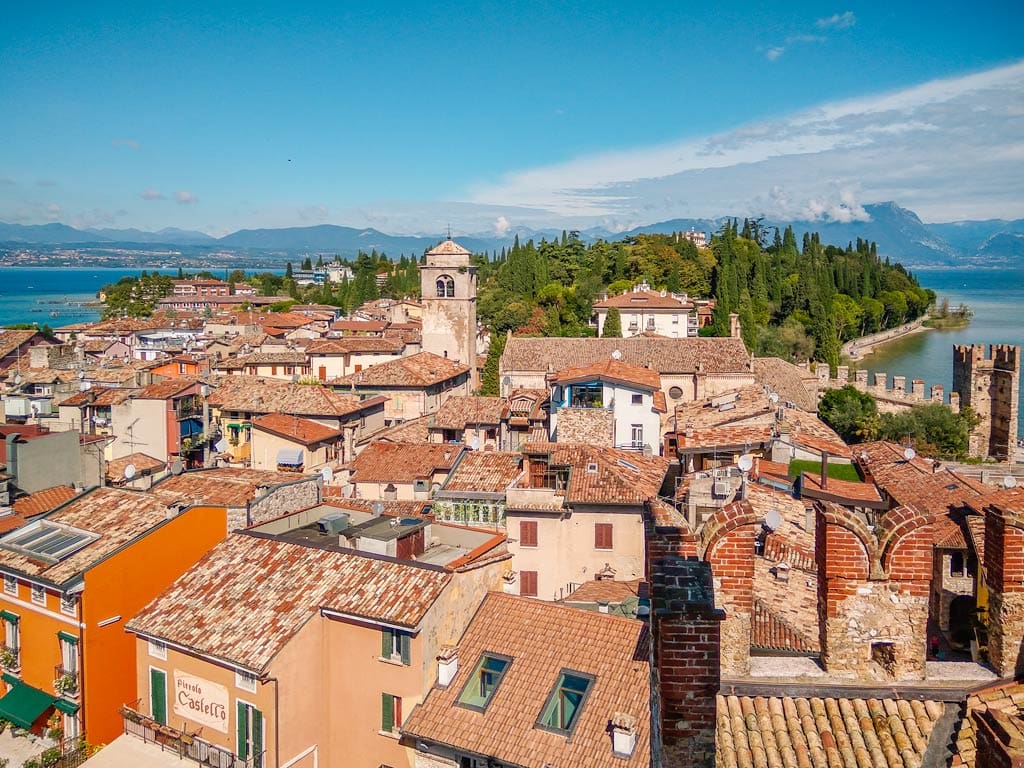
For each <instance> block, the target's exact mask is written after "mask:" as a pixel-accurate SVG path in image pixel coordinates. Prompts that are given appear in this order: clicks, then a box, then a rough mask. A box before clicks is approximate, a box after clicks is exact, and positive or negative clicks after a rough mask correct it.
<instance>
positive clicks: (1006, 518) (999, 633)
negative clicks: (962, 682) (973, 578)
mask: <svg viewBox="0 0 1024 768" xmlns="http://www.w3.org/2000/svg"><path fill="white" fill-rule="evenodd" d="M985 580H986V582H987V583H988V588H989V606H988V611H989V636H988V653H989V661H990V662H991V664H992V666H993V668H995V670H996V672H997V673H999V674H1000V675H1003V676H1010V675H1013V674H1014V673H1020V672H1024V659H1022V656H1024V651H1022V648H1021V645H1022V643H1024V513H1021V512H1015V511H1011V510H1007V509H1003V508H1000V507H995V506H993V507H989V508H987V509H986V510H985Z"/></svg>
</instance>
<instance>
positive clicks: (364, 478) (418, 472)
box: [352, 442, 464, 483]
mask: <svg viewBox="0 0 1024 768" xmlns="http://www.w3.org/2000/svg"><path fill="white" fill-rule="evenodd" d="M463 450H464V449H463V448H462V447H461V446H455V445H440V444H437V443H384V442H374V443H370V444H369V445H367V446H366V447H365V448H364V449H363V451H362V453H360V454H359V455H358V456H357V457H356V458H355V459H354V460H353V461H352V472H353V476H352V480H353V481H354V482H356V483H411V482H413V481H414V480H419V479H423V478H429V477H430V476H431V475H433V473H434V472H435V471H438V470H441V471H444V470H450V469H451V468H452V467H453V466H454V465H455V461H456V459H458V458H459V455H460V454H461V453H462V451H463Z"/></svg>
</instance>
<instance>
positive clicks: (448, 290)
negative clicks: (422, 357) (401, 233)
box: [420, 235, 476, 378]
mask: <svg viewBox="0 0 1024 768" xmlns="http://www.w3.org/2000/svg"><path fill="white" fill-rule="evenodd" d="M470 256H471V254H470V252H469V251H467V250H466V249H465V248H463V247H462V246H461V245H459V244H458V243H456V242H455V241H454V240H452V239H451V236H450V235H449V237H448V238H447V239H446V240H443V241H441V242H440V243H439V244H438V245H436V246H435V247H434V248H432V249H430V250H429V251H427V260H426V263H425V264H421V265H420V296H421V300H422V302H423V351H424V352H433V353H434V354H435V355H438V356H439V357H447V358H448V359H450V360H457V361H459V362H460V363H462V364H463V365H468V366H469V368H470V373H471V376H473V377H474V378H475V372H476V267H474V266H472V265H471V264H470V260H469V257H470Z"/></svg>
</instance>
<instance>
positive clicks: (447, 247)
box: [427, 237, 473, 256]
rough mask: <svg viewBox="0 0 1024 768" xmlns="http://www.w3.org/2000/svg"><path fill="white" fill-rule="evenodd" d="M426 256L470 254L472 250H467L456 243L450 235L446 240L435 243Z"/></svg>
mask: <svg viewBox="0 0 1024 768" xmlns="http://www.w3.org/2000/svg"><path fill="white" fill-rule="evenodd" d="M427 255H428V256H472V255H473V254H472V251H468V250H466V249H465V248H463V247H462V246H461V245H459V244H458V243H456V242H455V241H454V240H452V239H451V238H450V237H449V238H448V239H446V240H442V241H441V242H440V243H438V244H437V245H435V246H434V247H433V248H431V249H430V250H429V251H427Z"/></svg>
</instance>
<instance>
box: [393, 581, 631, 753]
mask: <svg viewBox="0 0 1024 768" xmlns="http://www.w3.org/2000/svg"><path fill="white" fill-rule="evenodd" d="M566 638H586V641H585V642H566ZM647 644H648V638H647V631H646V627H645V625H644V624H643V623H642V622H639V621H635V620H633V619H626V618H620V617H617V616H609V615H604V614H600V613H596V612H590V611H581V610H577V609H575V608H568V607H565V606H561V605H556V604H553V603H545V602H541V601H539V600H531V599H529V598H522V597H514V596H511V595H503V594H498V593H491V594H489V595H488V596H487V598H486V599H485V600H484V602H483V604H482V605H481V606H480V609H479V610H478V611H477V614H476V616H474V617H473V621H472V622H471V623H470V625H469V627H468V628H467V630H466V633H465V634H464V635H463V636H462V639H461V640H460V641H459V644H458V654H459V670H458V672H457V673H456V675H455V678H454V679H453V680H452V682H451V684H450V685H449V686H448V687H447V688H439V687H436V686H435V687H434V688H433V689H432V690H431V691H430V692H429V693H428V694H427V698H426V700H425V701H424V702H423V703H422V704H420V705H419V706H418V707H416V708H415V709H414V710H413V711H412V713H411V714H410V715H409V717H408V719H407V720H406V722H405V725H404V727H403V732H405V733H407V734H411V735H413V736H416V737H420V738H424V739H429V740H433V741H437V742H442V743H444V744H448V745H451V746H453V747H455V748H456V749H458V750H460V751H464V752H471V753H474V754H479V755H487V756H491V757H494V758H495V759H497V760H498V761H499V762H501V763H503V764H504V763H509V764H513V765H520V766H529V767H530V768H542V766H544V765H548V764H549V765H558V766H572V767H573V768H605V766H609V765H612V764H613V763H614V764H616V765H624V766H647V765H648V764H649V762H650V759H651V758H650V733H649V725H648V724H649V722H650V702H649V700H650V679H649V676H650V666H649V663H648V661H647V655H648V650H647ZM485 652H490V653H498V654H504V655H506V656H510V657H511V658H512V662H511V664H509V666H508V668H507V669H506V671H505V674H504V676H503V677H502V679H501V682H500V683H499V684H498V686H497V688H496V689H495V691H494V693H493V695H492V697H491V700H490V702H489V704H488V706H487V708H486V710H485V711H484V712H479V711H475V710H471V709H467V708H466V707H463V706H459V705H458V704H457V699H458V697H459V695H460V693H461V691H462V689H463V687H464V686H465V685H466V683H467V681H469V679H470V676H471V675H472V672H473V669H474V667H475V666H476V663H477V661H478V660H479V659H480V657H481V655H482V654H483V653H485ZM563 670H572V671H576V672H582V673H584V674H587V675H592V676H593V677H594V680H593V682H592V683H591V687H590V690H589V692H588V695H587V697H586V700H585V702H584V703H583V705H582V708H581V709H580V710H579V714H578V716H577V722H576V725H575V729H574V730H573V733H572V736H571V737H570V738H566V736H565V735H562V734H559V733H554V732H551V731H545V730H542V729H540V728H537V727H536V722H537V720H538V718H539V716H540V714H541V710H542V709H543V708H544V706H545V703H546V702H547V699H548V696H549V695H550V694H551V692H552V689H553V687H554V686H555V685H556V683H557V680H558V678H559V675H560V674H561V672H562V671H563ZM616 713H625V714H627V715H631V716H632V717H634V718H636V721H637V723H638V727H639V734H638V738H637V741H636V747H635V750H634V752H633V755H632V757H630V758H629V759H615V758H613V756H612V746H611V740H610V739H609V737H608V731H607V727H608V722H609V720H610V719H611V718H612V717H613V716H615V714H616Z"/></svg>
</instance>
